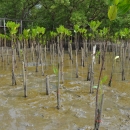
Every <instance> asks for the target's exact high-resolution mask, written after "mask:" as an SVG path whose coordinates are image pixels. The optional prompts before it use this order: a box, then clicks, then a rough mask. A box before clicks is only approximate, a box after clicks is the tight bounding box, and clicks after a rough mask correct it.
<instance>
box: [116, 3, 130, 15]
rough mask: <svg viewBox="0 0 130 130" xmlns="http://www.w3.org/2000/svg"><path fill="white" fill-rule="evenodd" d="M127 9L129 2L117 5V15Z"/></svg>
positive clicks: (129, 5) (129, 7) (129, 6)
mask: <svg viewBox="0 0 130 130" xmlns="http://www.w3.org/2000/svg"><path fill="white" fill-rule="evenodd" d="M128 10H130V4H123V5H119V6H118V15H123V14H125V13H126V12H127V11H128Z"/></svg>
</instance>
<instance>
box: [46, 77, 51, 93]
mask: <svg viewBox="0 0 130 130" xmlns="http://www.w3.org/2000/svg"><path fill="white" fill-rule="evenodd" d="M46 95H50V88H49V76H47V75H46Z"/></svg>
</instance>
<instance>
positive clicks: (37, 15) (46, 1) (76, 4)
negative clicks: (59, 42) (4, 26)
mask: <svg viewBox="0 0 130 130" xmlns="http://www.w3.org/2000/svg"><path fill="white" fill-rule="evenodd" d="M111 1H112V0H19V1H18V0H1V2H0V3H1V4H0V9H1V10H0V17H1V18H11V19H20V20H31V21H33V25H34V26H37V25H38V26H44V27H45V28H46V29H47V30H55V29H56V28H57V27H58V26H59V25H64V26H65V27H67V28H69V29H71V28H72V27H73V26H74V25H75V24H78V25H79V26H82V27H85V28H89V26H88V24H87V23H88V22H90V21H92V20H99V21H102V24H101V26H100V27H101V28H102V27H108V26H109V19H108V16H107V12H108V6H109V4H110V2H111ZM125 1H126V0H125ZM26 24H28V26H31V25H30V23H26ZM129 26H130V13H129V12H128V13H127V14H125V15H118V17H117V18H116V20H114V21H112V22H111V31H112V32H116V31H117V30H120V29H121V28H124V27H129Z"/></svg>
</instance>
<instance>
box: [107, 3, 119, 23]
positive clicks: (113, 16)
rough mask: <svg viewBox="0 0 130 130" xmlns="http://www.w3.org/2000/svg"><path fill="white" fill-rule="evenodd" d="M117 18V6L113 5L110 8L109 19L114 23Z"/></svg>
mask: <svg viewBox="0 0 130 130" xmlns="http://www.w3.org/2000/svg"><path fill="white" fill-rule="evenodd" d="M116 16H117V6H116V5H112V6H110V7H109V10H108V18H109V19H110V20H111V21H112V20H115V19H116Z"/></svg>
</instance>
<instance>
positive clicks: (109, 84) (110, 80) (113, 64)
mask: <svg viewBox="0 0 130 130" xmlns="http://www.w3.org/2000/svg"><path fill="white" fill-rule="evenodd" d="M118 58H119V56H116V57H115V58H114V60H113V63H112V69H111V75H110V79H109V82H108V86H109V87H111V83H112V78H113V73H114V67H115V62H116V59H118Z"/></svg>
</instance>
